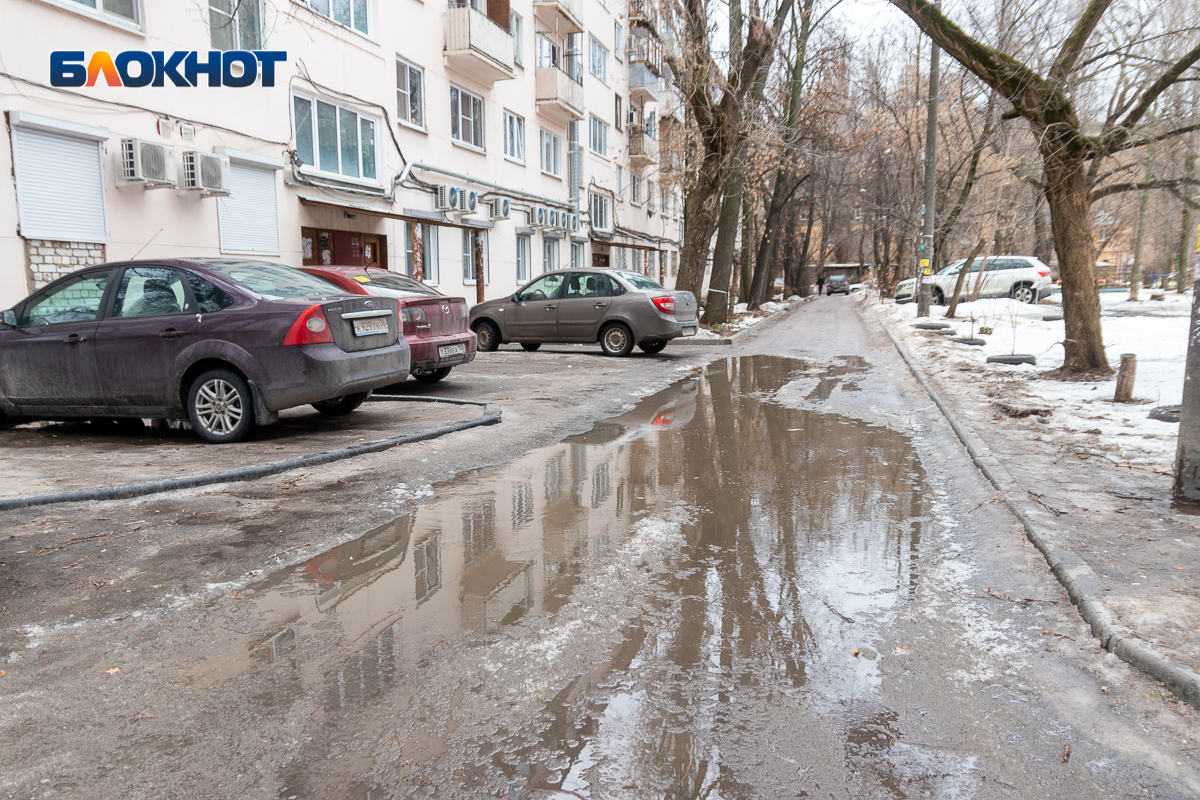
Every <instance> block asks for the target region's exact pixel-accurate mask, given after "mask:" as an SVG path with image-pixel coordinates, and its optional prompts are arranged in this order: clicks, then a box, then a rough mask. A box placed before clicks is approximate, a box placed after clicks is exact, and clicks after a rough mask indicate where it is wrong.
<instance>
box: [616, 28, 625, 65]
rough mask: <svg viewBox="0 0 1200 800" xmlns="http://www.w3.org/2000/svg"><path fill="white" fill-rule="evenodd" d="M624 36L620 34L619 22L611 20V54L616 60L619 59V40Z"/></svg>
mask: <svg viewBox="0 0 1200 800" xmlns="http://www.w3.org/2000/svg"><path fill="white" fill-rule="evenodd" d="M623 38H625V37H624V36H622V35H621V23H619V22H617V21H616V20H613V56H614V57H615V58H616V59H617V61H620V60H621V40H622V39H623Z"/></svg>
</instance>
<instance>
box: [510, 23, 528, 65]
mask: <svg viewBox="0 0 1200 800" xmlns="http://www.w3.org/2000/svg"><path fill="white" fill-rule="evenodd" d="M508 30H509V32H510V33H511V34H512V37H513V63H514V64H516V65H517V66H522V67H523V66H525V58H524V57H523V56H522V55H521V50H522V49H524V47H525V41H524V35H523V30H524V29H523V28H522V27H521V15H520V14H518V13H516V12H515V11H510V12H509V14H508Z"/></svg>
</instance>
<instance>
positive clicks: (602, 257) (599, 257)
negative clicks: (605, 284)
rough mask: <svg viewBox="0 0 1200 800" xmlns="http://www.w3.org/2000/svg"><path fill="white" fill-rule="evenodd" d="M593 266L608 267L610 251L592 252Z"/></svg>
mask: <svg viewBox="0 0 1200 800" xmlns="http://www.w3.org/2000/svg"><path fill="white" fill-rule="evenodd" d="M592 266H593V267H595V268H597V269H608V253H592Z"/></svg>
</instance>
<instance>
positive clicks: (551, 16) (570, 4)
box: [533, 0, 583, 34]
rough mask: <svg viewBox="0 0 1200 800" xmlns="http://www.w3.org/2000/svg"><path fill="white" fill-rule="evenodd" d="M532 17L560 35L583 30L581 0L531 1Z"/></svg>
mask: <svg viewBox="0 0 1200 800" xmlns="http://www.w3.org/2000/svg"><path fill="white" fill-rule="evenodd" d="M533 15H534V16H535V17H536V18H537V20H538V22H541V23H542V24H543V25H545V26H546V27H547V28H549V29H550V30H552V31H557V32H558V33H560V34H568V33H579V32H581V31H582V30H583V0H533ZM556 16H557V17H558V19H555V17H556Z"/></svg>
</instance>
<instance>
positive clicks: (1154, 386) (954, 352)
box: [865, 292, 1191, 469]
mask: <svg viewBox="0 0 1200 800" xmlns="http://www.w3.org/2000/svg"><path fill="white" fill-rule="evenodd" d="M1142 296H1143V297H1147V294H1143V295H1142ZM1100 301H1101V311H1102V320H1101V324H1102V326H1103V330H1104V342H1105V347H1106V350H1107V353H1108V360H1109V362H1110V363H1111V364H1112V365H1113V368H1114V369H1115V368H1116V367H1117V365H1118V364H1119V363H1120V359H1121V355H1122V354H1125V353H1133V354H1135V355H1136V356H1137V378H1136V382H1135V384H1134V391H1133V395H1134V398H1135V400H1137V401H1138V402H1137V403H1135V404H1121V403H1114V402H1113V392H1114V389H1115V387H1116V376H1115V374H1114V375H1113V377H1111V378H1109V379H1108V380H1104V381H1081V382H1070V381H1057V380H1037V378H1039V377H1040V376H1041V375H1043V374H1044V373H1047V372H1049V371H1051V370H1053V369H1057V368H1058V367H1060V366H1062V362H1063V347H1062V341H1063V337H1064V332H1063V321H1062V320H1061V319H1054V317H1057V316H1061V306H1060V305H1059V303H1060V302H1061V300H1060V296H1059V295H1054V296H1053V297H1052V298H1051V299H1047V300H1043V301H1042V303H1040V304H1038V305H1027V304H1023V303H1018V302H1016V301H1015V300H1010V299H1007V298H1002V299H990V300H979V301H976V302H974V303H960V304H959V306H958V312H957V314H956V315H955V317H956V318H955V319H954V320H951V324H953V325H954V327H955V328H956V329H957V330H958V333H959V335H960V336H967V335H975V336H978V337H979V338H982V339H985V340H986V341H987V344H985V345H984V346H982V347H971V346H968V345H964V344H958V343H955V342H951V341H949V339H948V337H943V336H935V335H930V334H927V333H922V332H920V331H917V330H915V329H914V328H913V327H912V323H915V322H917V321H918V320H917V305H916V303H907V304H904V305H897V304H895V303H894V302H892V301H890V300H883V301H882V302H880V301H879V300H878V299H876V298H866V299H865V304H866V306H867V307H868V308H871V309H873V311H874V313H876V314H878V315H879V316H880V317H881V318H882V319H883V320H884V321H885V322H886V323H887V324H888V327H890V328H891V330H892V332H893V333H895V334H896V335H897V336H899V337H900V338H901V339H902V340H903V341H904V342H905V345H906V346H907V347H908V348H909V350H910V352H912V353H913V355H914V356H915V357H916V358H917V359H918V360H920V362H921V363H923V364H925V365H926V366H928V365H929V364H930V362H933V361H936V362H939V363H941V364H945V365H947V366H950V367H951V368H955V367H957V368H965V369H967V370H969V371H972V372H982V374H983V376H984V382H985V383H988V384H995V385H1004V386H1005V387H1007V389H1009V390H1011V399H1012V401H1015V402H1020V403H1021V404H1023V405H1044V406H1046V407H1048V408H1050V409H1052V413H1051V414H1050V415H1049V416H1048V417H1047V418H1046V422H1047V426H1046V427H1047V432H1048V433H1049V432H1053V431H1055V430H1060V431H1070V432H1074V433H1092V434H1098V435H1099V437H1100V441H1101V443H1102V444H1103V445H1105V446H1106V447H1110V448H1113V449H1115V450H1116V451H1117V453H1119V454H1120V456H1122V457H1123V458H1124V459H1126V460H1128V462H1129V463H1134V464H1146V465H1150V466H1154V467H1156V468H1159V469H1169V468H1170V466H1171V464H1172V463H1173V461H1174V458H1175V441H1176V432H1177V430H1178V425H1177V424H1174V423H1169V422H1161V421H1159V420H1154V419H1150V417H1149V415H1148V413H1149V411H1150V409H1152V408H1154V407H1155V406H1163V405H1177V404H1179V402H1180V401H1181V399H1182V394H1183V372H1184V361H1185V359H1186V357H1187V334H1188V326H1189V321H1190V315H1191V296H1190V294H1188V295H1177V294H1173V293H1172V294H1168V295H1167V296H1166V297H1165V298H1164V299H1162V300H1149V299H1146V300H1141V301H1139V302H1136V303H1131V302H1129V300H1128V294H1127V293H1126V292H1120V293H1116V292H1104V293H1101V295H1100ZM946 310H947V309H946V307H944V306H934V307H933V309H932V313H931V315H930V320H931V321H935V322H936V321H941V320H942V319H943V315H944V314H945V313H946ZM980 328H991V329H992V332H991V333H990V334H981V333H980ZM1011 353H1026V354H1031V355H1034V356H1036V357H1037V366H1030V365H1023V366H1007V365H1001V364H986V363H985V357H986V356H989V355H1000V354H1011ZM951 374H952V373H951ZM941 382H942V384H943V385H944V386H945V385H946V383H947V381H946V379H945V378H943V379H942V381H941ZM947 388H948V389H950V390H951V391H953V390H954V387H953V386H952V385H951V386H947ZM989 394H993V396H994V393H992V392H989ZM1005 394H1006V395H1007V394H1009V392H1006V393H1005ZM1002 399H1004V395H1002Z"/></svg>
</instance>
